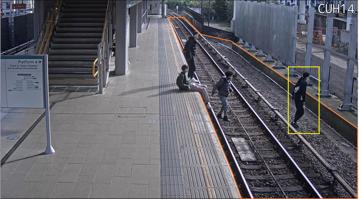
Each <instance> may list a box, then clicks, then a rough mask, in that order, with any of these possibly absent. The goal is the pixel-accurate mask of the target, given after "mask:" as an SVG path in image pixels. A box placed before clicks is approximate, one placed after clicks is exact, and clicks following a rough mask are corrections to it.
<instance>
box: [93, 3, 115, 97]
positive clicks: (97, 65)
mask: <svg viewBox="0 0 359 199" xmlns="http://www.w3.org/2000/svg"><path fill="white" fill-rule="evenodd" d="M112 9H113V0H108V2H107V8H106V17H105V22H104V26H103V31H102V37H101V42H100V43H99V44H98V46H97V58H96V59H95V60H94V61H93V64H92V76H93V78H96V77H97V78H98V92H99V93H100V94H102V93H103V88H104V87H106V85H107V81H108V76H109V71H110V59H111V52H112Z"/></svg>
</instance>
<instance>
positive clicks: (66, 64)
mask: <svg viewBox="0 0 359 199" xmlns="http://www.w3.org/2000/svg"><path fill="white" fill-rule="evenodd" d="M92 64H93V62H92V61H67V60H64V61H49V67H50V68H86V69H88V68H92Z"/></svg>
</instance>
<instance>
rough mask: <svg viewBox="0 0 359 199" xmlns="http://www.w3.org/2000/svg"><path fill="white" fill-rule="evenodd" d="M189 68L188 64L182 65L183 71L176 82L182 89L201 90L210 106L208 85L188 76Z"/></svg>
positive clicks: (208, 106) (207, 104)
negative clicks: (194, 80)
mask: <svg viewBox="0 0 359 199" xmlns="http://www.w3.org/2000/svg"><path fill="white" fill-rule="evenodd" d="M188 68H189V67H188V66H187V65H182V68H181V69H182V72H181V73H180V74H179V75H178V77H177V79H176V84H177V86H178V88H179V89H180V90H182V91H196V92H199V93H200V94H201V95H202V96H203V98H204V102H205V104H206V106H207V108H210V104H209V96H208V92H207V86H206V85H203V84H200V83H198V82H193V81H192V80H191V79H190V78H188V75H187V74H188Z"/></svg>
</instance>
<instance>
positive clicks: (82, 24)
mask: <svg viewBox="0 0 359 199" xmlns="http://www.w3.org/2000/svg"><path fill="white" fill-rule="evenodd" d="M57 26H58V27H101V28H102V27H103V23H81V22H79V23H73V22H69V23H66V22H59V23H58V24H57Z"/></svg>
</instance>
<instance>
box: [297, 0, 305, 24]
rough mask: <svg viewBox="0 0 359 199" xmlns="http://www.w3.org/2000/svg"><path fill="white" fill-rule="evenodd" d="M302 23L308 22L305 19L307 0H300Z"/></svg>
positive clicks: (300, 21)
mask: <svg viewBox="0 0 359 199" xmlns="http://www.w3.org/2000/svg"><path fill="white" fill-rule="evenodd" d="M298 22H299V23H300V24H306V21H305V1H299V20H298Z"/></svg>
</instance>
